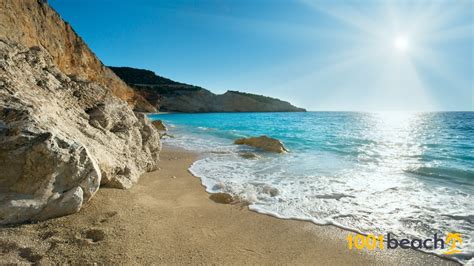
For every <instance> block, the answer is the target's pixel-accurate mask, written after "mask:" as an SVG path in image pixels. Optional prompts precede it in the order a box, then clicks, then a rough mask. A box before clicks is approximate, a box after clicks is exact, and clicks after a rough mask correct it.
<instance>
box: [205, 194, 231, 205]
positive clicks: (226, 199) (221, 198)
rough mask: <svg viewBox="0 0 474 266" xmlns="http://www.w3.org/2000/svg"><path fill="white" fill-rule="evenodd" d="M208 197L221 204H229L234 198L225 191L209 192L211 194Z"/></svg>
mask: <svg viewBox="0 0 474 266" xmlns="http://www.w3.org/2000/svg"><path fill="white" fill-rule="evenodd" d="M209 198H210V199H211V200H212V201H214V202H216V203H221V204H230V203H232V202H233V201H234V199H233V198H232V196H231V195H229V194H227V193H215V194H211V196H209Z"/></svg>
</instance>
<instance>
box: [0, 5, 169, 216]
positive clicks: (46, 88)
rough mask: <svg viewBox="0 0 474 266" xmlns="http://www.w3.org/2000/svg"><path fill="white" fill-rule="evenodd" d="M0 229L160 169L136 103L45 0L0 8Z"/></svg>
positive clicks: (155, 141)
mask: <svg viewBox="0 0 474 266" xmlns="http://www.w3.org/2000/svg"><path fill="white" fill-rule="evenodd" d="M0 12H1V13H0V224H7V223H18V222H24V221H34V220H43V219H47V218H51V217H56V216H61V215H66V214H70V213H73V212H76V211H78V210H79V209H80V208H81V207H82V205H83V204H84V203H85V202H87V201H88V200H89V199H90V198H91V197H92V196H93V195H94V193H95V192H96V191H97V190H98V189H99V186H100V185H106V186H110V187H118V188H129V187H130V186H132V185H133V183H135V182H136V181H137V179H138V177H139V176H140V175H141V174H142V173H143V172H145V171H150V170H153V169H155V168H156V166H157V161H158V153H159V151H160V147H161V146H160V140H159V134H158V132H157V131H156V129H155V128H154V127H153V126H152V125H151V124H150V122H149V121H148V120H147V119H146V117H144V115H143V114H139V113H134V112H133V111H132V106H133V105H134V104H136V96H134V95H135V93H134V92H133V90H131V89H130V88H129V87H128V86H127V85H126V84H125V83H123V82H122V81H121V80H120V79H119V78H117V76H115V74H113V72H111V71H110V70H109V69H108V68H107V67H105V66H103V65H102V63H100V61H99V59H97V58H96V57H95V55H94V54H93V53H92V52H91V51H90V50H89V48H88V47H87V46H86V45H85V44H84V42H83V41H82V40H81V39H80V38H79V37H78V36H77V35H76V34H75V33H74V31H73V30H72V28H71V27H70V26H69V25H68V24H66V23H65V22H64V21H62V20H61V18H60V17H59V15H58V14H57V13H56V12H54V11H53V10H52V9H51V8H50V7H49V6H48V5H47V4H45V3H44V1H35V0H21V1H18V0H0Z"/></svg>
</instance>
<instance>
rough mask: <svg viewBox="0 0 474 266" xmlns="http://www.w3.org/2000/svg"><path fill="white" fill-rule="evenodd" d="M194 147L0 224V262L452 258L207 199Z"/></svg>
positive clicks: (165, 154)
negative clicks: (48, 211)
mask: <svg viewBox="0 0 474 266" xmlns="http://www.w3.org/2000/svg"><path fill="white" fill-rule="evenodd" d="M197 158H198V154H195V153H191V152H187V151H183V150H179V149H176V148H172V147H169V146H166V145H165V146H164V148H163V151H162V152H161V155H160V159H161V162H160V169H159V170H158V171H155V172H151V173H147V174H145V175H143V176H142V177H141V179H140V180H139V182H138V184H136V185H135V186H134V187H133V188H132V189H130V190H119V189H108V188H101V189H100V190H99V192H98V193H97V194H96V196H95V197H94V198H92V200H91V201H90V202H89V203H88V204H86V206H85V208H83V209H82V210H81V211H80V212H79V213H76V214H73V215H69V216H66V217H61V218H56V219H52V220H48V221H44V222H39V223H36V224H24V225H19V226H12V227H5V228H2V229H1V230H0V252H1V253H0V261H1V262H2V263H25V262H26V263H27V262H38V263H45V264H46V263H94V262H98V263H124V264H133V263H135V264H149V263H177V264H189V263H193V264H197V263H206V264H207V263H219V264H220V263H226V264H229V263H234V264H242V263H258V264H273V263H276V262H278V263H283V264H284V263H298V264H316V263H318V264H384V265H388V264H390V265H395V264H396V265H402V264H403V265H408V264H410V265H415V264H420V265H421V264H426V265H428V264H432V265H435V264H436V265H447V264H455V263H453V262H451V261H448V260H444V259H441V258H438V257H436V256H434V255H429V254H424V253H421V252H417V251H414V250H401V249H397V250H390V251H386V250H385V251H383V252H382V251H359V250H349V249H348V248H347V241H346V236H347V234H348V232H347V231H345V230H342V229H339V228H337V227H334V226H318V225H315V224H312V223H309V222H302V221H294V220H281V219H277V218H274V217H270V216H267V215H262V214H258V213H254V212H251V211H249V210H248V209H247V207H246V206H243V205H241V204H219V203H216V202H214V201H212V200H211V199H210V198H209V194H208V193H206V192H205V190H204V188H203V187H202V185H201V183H200V180H199V178H196V177H194V176H192V175H191V174H190V173H189V172H188V170H187V169H188V167H189V166H190V164H192V162H193V161H195V160H196V159H197Z"/></svg>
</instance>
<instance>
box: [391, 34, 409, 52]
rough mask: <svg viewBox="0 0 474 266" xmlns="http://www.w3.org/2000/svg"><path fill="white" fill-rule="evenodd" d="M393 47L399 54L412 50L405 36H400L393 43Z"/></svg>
mask: <svg viewBox="0 0 474 266" xmlns="http://www.w3.org/2000/svg"><path fill="white" fill-rule="evenodd" d="M393 47H394V48H395V50H396V51H398V52H402V53H403V52H406V51H408V49H409V48H410V42H409V41H408V39H407V38H406V37H405V36H404V35H399V36H397V37H396V38H395V40H394V42H393Z"/></svg>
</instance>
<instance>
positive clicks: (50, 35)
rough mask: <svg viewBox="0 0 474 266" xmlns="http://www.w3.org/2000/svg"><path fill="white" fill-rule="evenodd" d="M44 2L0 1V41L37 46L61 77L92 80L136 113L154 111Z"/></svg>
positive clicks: (26, 0)
mask: <svg viewBox="0 0 474 266" xmlns="http://www.w3.org/2000/svg"><path fill="white" fill-rule="evenodd" d="M45 2H46V1H39V0H38V1H35V0H1V1H0V38H2V39H4V40H8V41H11V42H12V43H21V44H23V45H25V46H26V47H32V46H41V47H42V48H44V49H45V50H46V51H47V52H48V53H49V54H50V55H51V58H52V60H53V62H54V63H55V65H56V66H57V67H58V69H59V70H61V71H62V72H63V73H64V74H66V75H68V76H69V77H71V78H73V79H75V80H87V81H94V82H96V83H98V84H99V85H102V86H106V87H107V88H108V89H109V90H110V91H111V92H112V93H113V94H114V95H116V96H117V97H119V98H120V99H122V100H124V101H126V102H127V103H128V104H129V105H130V106H137V108H138V109H139V110H143V111H150V112H151V111H154V108H153V107H152V106H151V105H149V104H148V102H147V101H145V100H144V99H143V98H142V97H141V96H140V95H137V94H135V92H134V91H133V90H132V89H130V87H128V86H127V85H126V84H125V83H124V82H123V81H122V80H121V79H120V78H118V77H117V76H116V75H115V74H114V72H112V71H111V70H110V69H109V68H107V67H105V66H104V65H103V64H102V63H101V61H100V60H99V59H98V58H97V57H96V56H95V55H94V53H93V52H92V51H91V50H90V49H89V47H88V46H87V45H86V44H85V43H84V41H83V40H82V39H81V38H80V37H79V36H78V35H77V34H76V33H75V32H74V30H73V29H72V27H71V25H69V24H68V23H67V22H65V21H64V20H62V19H61V17H60V15H59V14H58V13H56V12H55V11H54V10H53V9H52V8H51V7H49V5H47V4H46V3H45Z"/></svg>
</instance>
